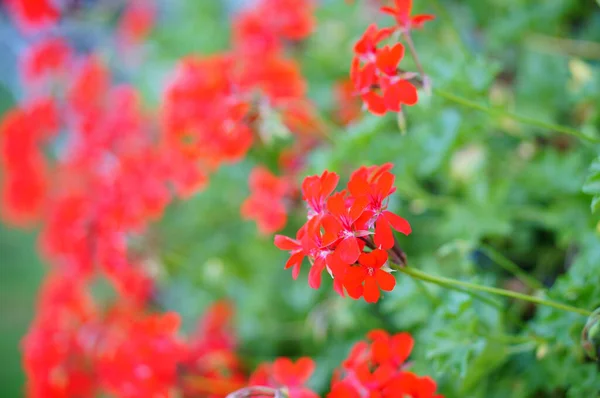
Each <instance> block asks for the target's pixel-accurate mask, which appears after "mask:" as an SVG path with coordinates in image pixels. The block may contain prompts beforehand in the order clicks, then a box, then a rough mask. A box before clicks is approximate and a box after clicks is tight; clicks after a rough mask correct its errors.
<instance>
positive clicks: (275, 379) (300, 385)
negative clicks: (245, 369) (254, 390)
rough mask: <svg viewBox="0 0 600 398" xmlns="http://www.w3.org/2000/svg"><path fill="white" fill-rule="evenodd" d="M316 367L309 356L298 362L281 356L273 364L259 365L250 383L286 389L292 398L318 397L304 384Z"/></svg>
mask: <svg viewBox="0 0 600 398" xmlns="http://www.w3.org/2000/svg"><path fill="white" fill-rule="evenodd" d="M314 369H315V363H314V361H313V360H312V359H310V358H308V357H301V358H299V359H298V360H297V361H296V363H294V362H292V361H291V360H290V359H289V358H284V357H280V358H277V359H276V360H275V361H274V362H273V364H262V365H259V367H258V368H257V369H256V371H255V372H254V373H253V374H252V375H251V376H250V385H251V386H252V385H255V386H264V387H273V388H277V389H286V390H287V392H288V394H289V396H290V398H318V395H317V394H316V393H315V392H314V391H312V390H311V389H309V388H308V387H305V386H304V385H305V384H306V382H307V381H308V380H309V379H310V376H311V375H312V373H313V372H314Z"/></svg>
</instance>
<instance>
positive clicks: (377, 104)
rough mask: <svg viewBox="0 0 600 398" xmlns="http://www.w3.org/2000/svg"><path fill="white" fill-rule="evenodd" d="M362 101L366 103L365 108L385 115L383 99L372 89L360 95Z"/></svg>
mask: <svg viewBox="0 0 600 398" xmlns="http://www.w3.org/2000/svg"><path fill="white" fill-rule="evenodd" d="M362 99H363V101H365V103H366V104H367V108H368V109H369V111H371V113H372V114H374V115H378V116H381V115H385V113H386V112H387V107H386V105H385V102H384V100H383V97H382V96H380V95H379V94H376V93H374V92H373V91H369V92H368V93H366V94H363V96H362Z"/></svg>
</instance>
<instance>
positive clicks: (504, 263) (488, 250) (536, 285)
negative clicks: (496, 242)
mask: <svg viewBox="0 0 600 398" xmlns="http://www.w3.org/2000/svg"><path fill="white" fill-rule="evenodd" d="M479 249H480V250H481V251H482V252H483V253H484V254H485V255H486V256H488V257H489V258H490V259H491V260H492V261H493V262H495V263H496V264H498V265H499V266H501V267H502V268H504V269H505V270H507V271H508V272H511V273H512V274H514V275H515V276H516V277H517V279H519V280H520V281H521V282H523V283H524V284H525V285H526V286H528V287H529V288H530V289H533V290H539V289H543V288H544V285H542V284H541V283H540V281H538V280H537V279H535V278H532V277H531V276H529V275H528V274H527V273H526V272H525V271H523V270H522V269H521V267H519V266H518V265H517V264H515V263H513V262H512V261H510V260H509V259H508V258H506V257H504V256H503V255H502V254H500V253H499V252H498V251H496V250H495V249H494V248H493V247H491V246H489V245H485V244H482V245H481V246H480V247H479Z"/></svg>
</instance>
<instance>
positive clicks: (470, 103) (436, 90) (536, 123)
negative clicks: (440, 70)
mask: <svg viewBox="0 0 600 398" xmlns="http://www.w3.org/2000/svg"><path fill="white" fill-rule="evenodd" d="M433 93H434V94H436V95H438V96H439V97H442V98H444V99H446V100H448V101H452V102H455V103H457V104H460V105H463V106H466V107H468V108H473V109H476V110H478V111H481V112H485V113H487V114H489V115H492V116H505V117H509V118H511V119H513V120H516V121H517V122H520V123H523V124H527V125H530V126H535V127H539V128H542V129H545V130H551V131H558V132H560V133H564V134H569V135H572V136H574V137H577V138H580V139H582V140H587V141H590V142H594V143H600V138H596V137H590V136H588V135H585V134H583V133H581V132H580V131H578V130H575V129H573V128H571V127H567V126H561V125H559V124H553V123H548V122H544V121H541V120H537V119H533V118H531V117H528V116H522V115H519V114H516V113H512V112H509V111H505V110H502V109H493V108H490V107H488V106H485V105H482V104H479V103H477V102H474V101H471V100H469V99H466V98H463V97H459V96H458V95H454V94H452V93H449V92H447V91H444V90H440V89H439V88H435V87H434V88H433Z"/></svg>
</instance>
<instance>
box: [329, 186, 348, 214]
mask: <svg viewBox="0 0 600 398" xmlns="http://www.w3.org/2000/svg"><path fill="white" fill-rule="evenodd" d="M327 210H329V212H330V213H331V214H333V215H334V216H337V217H343V216H345V215H346V214H348V212H347V210H346V201H345V200H344V194H343V193H342V192H338V193H336V194H335V195H333V196H332V197H330V198H329V199H328V200H327Z"/></svg>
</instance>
